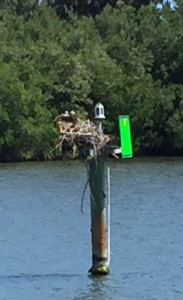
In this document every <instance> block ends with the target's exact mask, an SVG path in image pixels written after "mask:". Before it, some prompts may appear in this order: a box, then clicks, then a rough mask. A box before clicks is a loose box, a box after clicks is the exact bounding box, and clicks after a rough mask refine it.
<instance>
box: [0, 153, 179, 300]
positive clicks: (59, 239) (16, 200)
mask: <svg viewBox="0 0 183 300" xmlns="http://www.w3.org/2000/svg"><path fill="white" fill-rule="evenodd" d="M85 182H86V170H85V168H84V166H83V165H82V163H78V162H73V163H63V162H54V163H26V164H0V258H1V260H0V299H1V300H14V299H17V300H50V299H51V300H57V299H58V300H65V299H66V300H67V299H68V300H182V299H183V285H182V281H183V250H182V249H183V160H176V159H173V160H162V159H156V160H128V161H125V162H124V161H123V162H122V161H116V162H113V163H111V198H112V199H111V252H112V253H111V274H110V275H109V276H107V277H101V278H100V277H89V276H88V274H87V271H88V269H89V268H90V267H91V247H90V208H89V194H88V193H87V194H86V197H85V202H84V210H85V213H84V214H81V212H80V199H81V196H82V192H83V188H84V185H85Z"/></svg>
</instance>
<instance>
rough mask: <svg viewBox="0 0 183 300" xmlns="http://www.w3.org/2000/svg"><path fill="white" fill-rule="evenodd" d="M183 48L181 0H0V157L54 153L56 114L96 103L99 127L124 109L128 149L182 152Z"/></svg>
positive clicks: (86, 112) (114, 124) (88, 112)
mask: <svg viewBox="0 0 183 300" xmlns="http://www.w3.org/2000/svg"><path fill="white" fill-rule="evenodd" d="M97 2H98V3H99V2H100V4H101V6H97ZM64 3H66V4H67V5H66V4H65V6H64V9H65V10H63V5H64ZM74 3H75V6H74ZM77 3H80V6H79V7H77V5H76V4H77ZM86 3H87V5H86ZM135 3H136V4H135ZM137 3H138V5H137ZM81 4H82V5H81ZM147 4H148V5H147ZM78 5H79V4H78ZM84 7H85V8H84ZM94 7H95V8H96V7H98V9H97V8H96V9H95V10H94ZM182 49H183V9H182V6H181V3H180V5H179V7H178V8H177V9H176V10H171V9H170V7H169V6H168V5H165V6H164V7H163V8H162V9H161V10H159V9H157V6H156V3H150V4H149V2H144V3H143V2H140V1H136V2H134V1H133V3H132V2H129V3H128V2H122V1H112V0H111V2H109V1H74V0H73V1H71V0H70V1H69V0H68V1H58V0H57V1H56V0H55V2H54V1H52V2H47V1H42V2H41V5H38V4H37V3H36V2H35V1H33V0H29V1H28V0H26V1H22V0H2V1H1V4H0V161H12V160H36V159H47V158H50V157H52V158H56V157H57V156H58V155H59V153H58V150H53V149H54V148H55V145H57V144H58V138H59V132H58V129H57V126H56V124H55V123H54V122H53V120H54V119H55V117H56V116H57V115H58V114H60V113H61V112H62V111H64V110H75V111H76V112H77V113H78V114H80V115H82V116H83V117H85V116H89V117H92V113H93V107H94V105H95V104H96V103H97V102H98V101H100V102H102V103H103V104H104V106H105V110H106V121H105V124H104V125H105V131H106V132H107V133H111V134H114V135H116V136H118V135H119V132H118V115H121V114H128V115H130V118H131V125H132V136H133V145H134V151H135V153H136V154H137V155H141V154H142V155H148V154H163V155H175V154H176V155H177V154H182V150H183V51H182Z"/></svg>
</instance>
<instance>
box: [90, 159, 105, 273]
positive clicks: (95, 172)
mask: <svg viewBox="0 0 183 300" xmlns="http://www.w3.org/2000/svg"><path fill="white" fill-rule="evenodd" d="M105 172H106V161H105V157H104V156H102V155H96V156H94V157H93V158H91V159H90V160H89V162H88V175H89V183H90V205H91V237H92V267H91V268H90V270H89V272H90V273H91V274H92V275H107V274H109V258H108V255H109V253H108V241H107V208H106V206H107V201H106V195H105Z"/></svg>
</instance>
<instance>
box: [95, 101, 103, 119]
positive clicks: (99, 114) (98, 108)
mask: <svg viewBox="0 0 183 300" xmlns="http://www.w3.org/2000/svg"><path fill="white" fill-rule="evenodd" d="M104 119H105V114H104V106H103V105H102V104H101V103H97V104H96V105H95V120H104Z"/></svg>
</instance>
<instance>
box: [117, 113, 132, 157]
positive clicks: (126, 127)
mask: <svg viewBox="0 0 183 300" xmlns="http://www.w3.org/2000/svg"><path fill="white" fill-rule="evenodd" d="M119 130H120V141H121V153H122V157H123V158H131V157H133V150H132V139H131V130H130V118H129V116H119Z"/></svg>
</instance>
